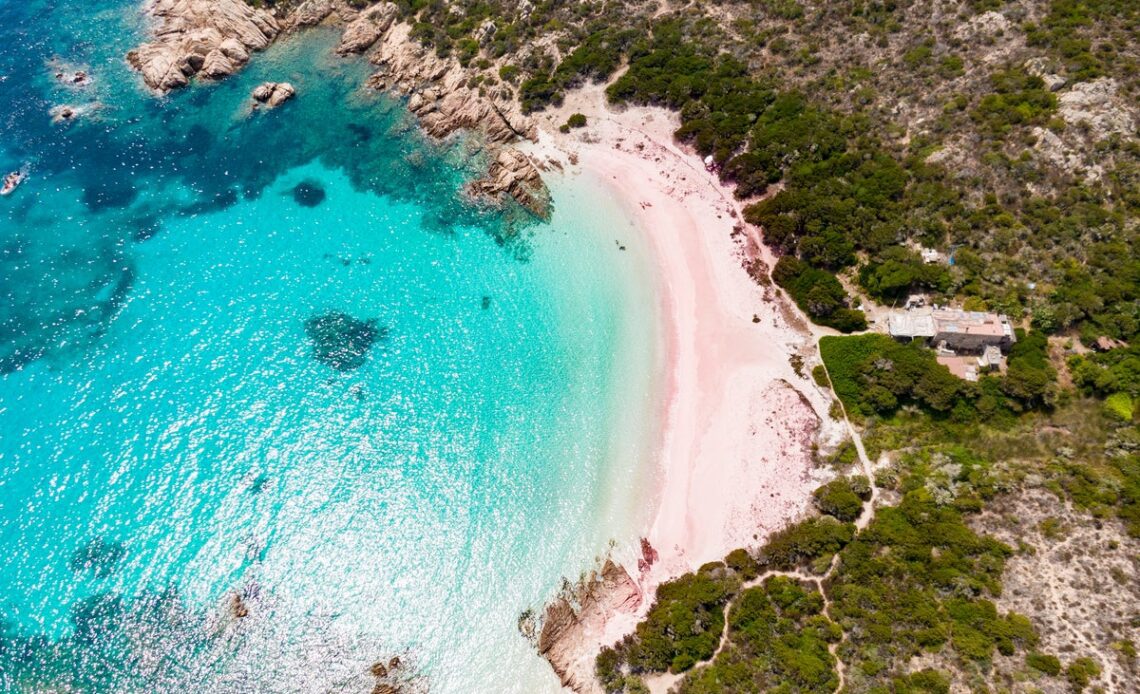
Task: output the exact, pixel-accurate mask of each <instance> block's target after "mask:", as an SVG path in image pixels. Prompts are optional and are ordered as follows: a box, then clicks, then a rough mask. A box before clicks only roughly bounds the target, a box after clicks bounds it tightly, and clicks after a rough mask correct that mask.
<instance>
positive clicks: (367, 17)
mask: <svg viewBox="0 0 1140 694" xmlns="http://www.w3.org/2000/svg"><path fill="white" fill-rule="evenodd" d="M397 12H398V10H397V9H396V6H395V5H393V4H391V3H384V4H383V5H377V6H376V7H373V8H371V9H369V10H366V11H364V12H361V13H360V16H359V17H357V18H356V19H354V20H352V21H351V22H349V24H348V26H347V27H345V28H344V35H343V36H342V37H341V39H340V45H339V46H337V49H336V52H337V53H340V54H341V55H347V54H349V53H363V52H364V51H366V50H368V49H369V48H371V47H372V44H374V43H376V42H377V41H379V40H380V37H381V36H383V35H384V32H386V31H388V29H389V28H390V27H391V26H392V22H393V21H394V20H395V19H396V14H397Z"/></svg>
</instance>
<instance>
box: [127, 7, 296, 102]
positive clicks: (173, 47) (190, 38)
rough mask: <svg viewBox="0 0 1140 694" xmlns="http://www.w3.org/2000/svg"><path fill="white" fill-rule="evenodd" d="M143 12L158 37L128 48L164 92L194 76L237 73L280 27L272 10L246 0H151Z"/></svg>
mask: <svg viewBox="0 0 1140 694" xmlns="http://www.w3.org/2000/svg"><path fill="white" fill-rule="evenodd" d="M144 12H145V13H146V14H147V15H148V16H149V17H151V18H152V19H153V20H154V27H153V29H152V32H151V33H152V35H153V37H154V40H153V41H150V42H149V43H145V44H143V45H142V46H139V47H138V48H137V49H135V50H133V51H131V52H130V53H128V54H127V62H128V63H129V64H130V66H131V67H132V68H134V69H135V70H138V71H139V72H140V73H141V74H142V77H143V80H144V81H145V82H146V84H147V86H148V87H150V88H151V89H155V90H157V91H159V92H164V93H165V92H168V91H170V90H172V89H178V88H179V87H184V86H186V85H187V84H189V83H190V78H191V77H193V76H194V75H200V76H203V77H207V78H210V79H220V78H222V77H225V76H227V75H230V74H233V73H234V72H236V71H237V70H238V69H239V68H240V67H241V66H242V65H245V63H247V62H248V61H249V54H250V52H252V51H258V50H261V49H263V48H265V47H266V46H268V45H269V43H270V42H271V41H272V40H273V38H274V37H275V36H276V35H277V34H278V32H279V31H280V26H279V25H278V23H277V20H276V19H274V18H273V15H271V14H269V13H268V12H265V11H262V10H257V9H254V8H252V7H250V6H249V5H247V4H245V3H244V2H242V0H151V1H150V2H149V3H148V4H147V5H146V7H145V10H144Z"/></svg>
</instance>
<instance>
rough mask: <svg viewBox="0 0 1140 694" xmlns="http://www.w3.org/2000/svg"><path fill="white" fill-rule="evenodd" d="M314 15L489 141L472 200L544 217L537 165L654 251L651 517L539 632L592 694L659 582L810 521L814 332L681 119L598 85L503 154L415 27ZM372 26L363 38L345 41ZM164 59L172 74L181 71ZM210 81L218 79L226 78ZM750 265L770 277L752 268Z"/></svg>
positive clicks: (828, 427)
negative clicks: (598, 194)
mask: <svg viewBox="0 0 1140 694" xmlns="http://www.w3.org/2000/svg"><path fill="white" fill-rule="evenodd" d="M199 1H200V0H199ZM321 4H322V12H318V13H316V14H314V15H312V17H303V18H302V16H301V14H302V13H301V10H303V9H304V8H305V5H303V6H301V7H298V8H297V15H298V16H297V17H289V18H286V19H285V20H284V21H283V22H282V24H283V26H284V27H286V30H290V29H295V28H299V27H301V26H305V25H309V24H316V23H321V22H324V20H325V19H326V18H328V19H329V21H330V22H333V23H337V24H340V23H347V27H346V29H345V34H344V39H343V40H342V47H343V46H345V45H346V42H347V44H348V45H349V46H350V48H349V49H348V50H343V51H339V50H338V52H341V53H362V52H365V51H368V50H369V49H372V48H373V46H375V48H374V50H372V51H371V58H372V62H373V63H375V64H377V65H378V66H380V67H381V71H380V72H377V73H376V74H375V75H373V79H372V80H370V85H371V86H373V87H376V88H391V89H394V90H395V91H397V92H399V93H403V94H405V95H409V96H410V98H409V102H408V107H409V110H411V111H412V112H413V113H415V114H416V115H417V116H418V117H419V119H420V121H421V124H422V125H423V126H424V128H425V130H426V131H427V132H429V134H431V135H433V136H434V137H436V138H443V137H446V136H447V135H449V134H451V133H452V132H454V131H456V130H459V129H472V128H474V129H482V130H484V131H486V132H487V133H488V134H489V135H492V137H490V138H489V142H490V145H489V146H490V147H491V148H492V149H490V154H491V156H490V160H491V167H490V171H489V172H488V176H487V178H485V179H482V181H480V182H476V183H475V184H473V186H472V190H473V191H474V192H476V193H481V194H484V195H487V196H488V197H500V196H504V197H505V196H508V195H509V196H510V197H513V198H514V199H516V200H517V201H518V202H519V203H521V204H523V205H524V206H525V207H528V209H531V210H532V211H534V212H535V213H536V214H538V215H539V216H543V217H544V216H547V215H548V208H547V207H545V205H544V204H543V198H544V196H543V195H541V194H536V192H535V191H536V187H537V186H541V185H542V181H541V179H540V178H539V175H538V171H537V170H536V169H535V165H537V166H538V167H539V168H544V167H545V166H547V165H549V166H550V167H553V168H557V169H558V170H561V171H564V172H567V175H577V174H580V173H586V174H589V175H591V176H594V177H596V178H597V180H598V181H600V182H602V183H604V184H605V185H606V186H607V187H608V188H609V190H611V191H612V192H613V193H614V195H615V197H617V198H618V199H620V200H621V202H622V204H623V205H624V206H625V207H626V209H627V211H628V212H629V216H630V217H631V218H633V219H635V220H636V222H637V226H638V229H639V230H640V232H641V233H642V235H643V239H644V241H645V242H646V243H647V246H648V248H649V249H650V251H651V252H650V255H651V262H652V265H653V266H654V267H655V268H656V277H655V283H656V289H657V296H658V309H659V316H660V323H659V330H660V332H659V337H660V339H661V343H662V345H663V349H664V353H665V358H664V360H663V361H664V374H662V376H661V378H660V379H659V382H660V383H661V392H660V396H661V397H660V403H661V404H660V411H659V421H660V422H661V426H660V430H659V440H658V442H657V445H655V446H653V447H652V448H651V450H652V458H653V459H654V463H655V465H654V467H655V468H656V469H655V472H656V475H657V480H656V483H655V485H654V486H655V489H654V493H653V494H652V498H653V500H654V501H653V505H654V508H653V511H652V513H651V514H650V517H651V518H652V519H653V520H652V523H651V524H650V525H649V527H647V528H645V530H644V532H643V533H642V537H643V548H642V556H641V557H640V558H639V559H637V560H636V565H630V566H622V565H620V564H616V563H614V562H612V561H608V562H607V563H606V565H605V567H604V568H603V570H602V571H601V573H600V574H598V573H595V574H594V576H593V577H592V578H591V579H590V580H588V581H586V582H585V583H584V584H583V586H582V587H581V589H580V590H579V591H578V593H577V595H575V596H571V598H569V599H566V598H560V599H556V600H555V601H554V602H552V603H551V604H550V605H548V606H547V611H546V614H547V618H548V619H547V622H548V623H554V622H556V621H557V622H558V624H559V629H558V633H548V632H547V629H545V628H544V629H543V635H542V638H541V639H540V643H542V644H543V645H544V647H542V648H541V649H540V650H542V652H543V654H544V655H545V656H546V657H547V659H548V660H549V661H550V663H551V665H552V666H553V667H554V670H555V672H556V673H557V674H558V675H559V677H560V679H561V680H562V682H563V684H564V685H567V686H570V687H571V688H572V689H575V690H576V691H597V684H596V681H595V680H594V678H593V658H594V655H595V654H596V653H597V651H598V649H599V648H600V647H601V646H603V645H608V644H610V643H613V642H614V641H616V640H618V639H619V638H620V637H622V636H623V635H624V634H626V633H629V632H630V631H631V630H632V629H633V628H634V627H635V626H636V624H637V622H638V621H639V619H640V618H641V617H642V616H644V614H645V612H646V611H647V609H648V607H649V605H650V603H651V602H652V599H651V596H652V594H653V592H654V591H655V589H656V587H657V586H658V585H660V584H661V583H662V582H664V581H667V580H669V579H671V578H674V577H676V576H678V575H680V574H683V573H685V572H687V571H690V570H693V569H695V568H697V567H698V566H699V565H701V564H702V563H705V562H708V561H716V560H719V559H721V558H723V557H724V555H725V554H727V553H728V552H730V551H731V550H733V549H735V548H737V547H742V546H757V545H759V544H761V543H762V541H763V539H764V537H765V536H766V535H767V534H768V533H770V532H772V531H775V530H777V529H779V528H782V527H784V526H785V525H787V524H788V523H789V522H791V521H792V520H794V519H795V518H796V517H798V516H799V515H800V514H802V513H803V512H804V511H806V510H807V508H808V506H809V502H810V498H811V491H812V490H813V489H814V488H815V487H816V486H818V483H819V480H818V479H814V478H813V460H814V448H815V446H816V444H817V442H822V443H823V444H824V445H825V446H826V445H828V444H830V443H837V442H838V441H839V440H840V439H841V438H842V435H843V431H842V428H841V426H840V425H839V424H838V423H836V422H833V421H831V420H830V419H829V417H828V415H827V410H828V406H829V404H830V398H829V396H827V395H826V394H824V393H823V392H822V391H821V390H820V389H818V388H817V387H816V386H815V385H814V383H812V382H811V381H810V379H809V378H807V377H806V375H805V372H804V370H803V369H797V368H795V367H793V365H792V363H791V360H790V357H792V356H794V355H798V356H800V357H801V358H802V360H803V362H804V363H806V364H807V365H808V368H810V364H811V363H813V362H815V361H817V357H816V350H815V339H814V337H815V336H814V334H813V330H812V329H811V328H810V327H809V326H808V325H807V324H806V322H805V321H803V320H802V318H801V317H800V316H799V314H798V312H797V311H796V310H795V309H794V307H792V306H791V305H790V304H789V303H788V302H787V300H786V299H785V298H784V297H783V296H782V294H781V293H780V292H779V291H776V290H774V289H772V288H771V287H770V286H768V285H766V284H764V283H763V282H759V280H760V279H761V278H765V279H766V277H767V267H770V266H771V263H772V261H773V258H772V254H771V253H770V252H769V251H768V249H767V248H766V247H765V246H764V245H763V243H762V240H761V238H760V235H759V232H758V230H756V229H753V228H750V227H749V226H748V225H747V224H745V223H743V221H742V220H741V210H740V206H739V204H738V203H737V202H736V201H735V200H734V199H733V198H732V196H731V194H730V192H729V191H728V190H727V189H726V188H725V187H724V186H722V185H721V184H720V182H719V180H718V179H717V177H716V175H715V174H712V173H709V172H706V171H704V170H703V169H702V168H701V166H700V163H699V160H698V159H697V157H696V156H695V155H693V154H691V153H688V152H685V151H683V150H682V149H680V148H678V147H677V146H676V144H674V142H673V138H672V133H673V132H674V131H675V130H676V127H677V125H678V122H677V117H676V114H671V113H669V112H667V111H664V110H660V109H648V108H629V109H625V110H623V111H620V112H617V111H613V110H610V109H609V108H608V106H607V105H606V102H605V98H604V92H603V89H602V87H599V86H589V87H586V88H583V89H580V90H578V91H577V92H575V93H572V94H570V95H568V97H567V99H566V102H565V103H564V104H563V105H562V106H561V107H560V108H558V109H553V110H550V111H547V112H545V113H543V114H538V115H536V116H533V117H532V120H533V121H534V122H537V123H538V124H539V125H540V128H539V131H540V132H539V133H538V137H537V138H536V139H537V142H535V143H527V142H524V143H523V144H522V145H520V146H518V148H517V149H516V148H515V147H514V146H508V147H507V148H504V149H499V148H498V147H497V146H496V145H495V144H494V143H495V142H499V141H503V140H504V139H510V140H515V139H517V135H518V133H519V132H521V131H523V130H526V129H527V128H524V127H522V126H521V125H520V126H518V127H516V126H514V125H512V121H511V120H510V119H509V118H507V117H506V116H504V115H503V114H502V113H501V112H500V111H499V110H498V109H497V108H495V106H494V103H493V102H492V103H491V105H490V106H489V107H487V106H486V105H485V104H483V103H482V97H480V98H479V99H475V98H474V97H470V98H468V97H465V96H462V94H461V92H462V91H463V90H459V85H460V83H462V82H463V81H464V80H463V79H459V78H462V77H463V75H464V74H465V71H464V69H463V68H462V67H460V66H459V65H458V64H457V63H455V62H454V61H436V60H431V61H426V62H425V61H424V60H421V59H420V58H421V57H422V56H423V51H422V49H421V48H420V47H419V46H415V45H412V42H411V41H410V40H409V39H408V35H407V27H406V26H404V25H401V24H399V23H397V25H396V26H391V17H390V16H389V15H390V13H388V12H386V11H385V9H379V10H377V11H382V12H384V17H383V18H380V19H378V18H375V17H373V16H372V15H373V14H374V12H373V10H368V11H366V12H360V13H356V14H349V13H346V15H344V16H342V15H340V14H339V13H338V14H337V15H336V16H335V17H330V14H331V10H324V8H326V7H328V8H331V7H332V5H333V4H334V2H332V1H330V0H325V1H324V3H321ZM171 6H172V7H178V8H186V7H191V6H192V2H191V1H190V0H183V2H181V3H177V2H171ZM388 7H389V5H387V4H383V5H378V6H376V8H388ZM353 17H354V18H355V19H352V21H348V20H349V19H350V18H353ZM381 19H382V20H383V21H381ZM364 30H367V31H365V32H364V34H365V37H364V38H365V39H366V40H364V41H362V42H352V41H349V36H350V35H357V34H360V33H361V32H362V31H364ZM272 38H274V37H272V36H271V37H270V38H269V40H272ZM178 40H181V39H178ZM358 43H359V45H357V44H358ZM252 47H253V46H251V48H252ZM217 50H218V51H221V49H220V48H219V49H217ZM195 55H196V54H195ZM211 55H212V53H211ZM239 57H240V56H239ZM234 60H235V61H236V62H237V63H238V64H239V65H240V63H242V62H244V61H243V60H237V59H236V58H235V59H234ZM158 62H159V63H160V64H161V66H162V67H163V68H164V69H163V70H162V71H161V72H162V74H164V75H165V74H168V73H170V70H171V69H172V67H173V65H174V64H175V61H173V60H170V61H165V60H163V61H158ZM183 62H185V61H183ZM168 63H169V64H168ZM136 69H140V71H142V70H141V68H139V67H138V66H136ZM198 69H199V66H197V65H195V66H194V71H195V72H196V71H197V70H198ZM203 72H204V74H206V75H207V76H211V77H215V76H223V75H222V73H223V72H225V71H222V70H218V71H216V72H217V73H218V74H217V75H214V74H211V71H209V70H203ZM187 77H188V76H187ZM456 79H459V81H458V82H456ZM152 86H153V85H152ZM175 86H177V85H175ZM438 87H449V89H447V90H445V89H441V88H438ZM457 90H459V91H457ZM467 91H471V90H469V89H468V90H467ZM571 113H583V114H585V115H586V116H587V120H588V125H587V127H586V128H585V129H584V131H571V132H570V133H568V134H559V133H558V129H559V126H560V125H561V124H562V123H564V122H566V119H567V117H568V116H569V114H571ZM500 121H502V122H500ZM503 122H505V123H507V124H508V125H510V126H511V127H509V128H508V130H509V131H510V135H504V136H503V137H498V136H494V133H496V132H499V131H501V130H502V127H503V126H502V123H503ZM492 126H494V127H492ZM496 129H497V130H496ZM528 134H529V133H528ZM543 192H545V190H544V189H543ZM536 195H537V197H536ZM543 210H547V215H544V214H543ZM756 262H759V263H761V266H762V267H763V270H762V271H760V272H755V271H753V272H751V273H750V272H748V271H746V270H745V267H746V266H748V265H749V264H752V263H756ZM750 274H752V275H753V277H755V278H756V279H755V280H754V279H753V278H750V276H749V275H750ZM630 540H631V541H632V540H634V538H630ZM631 564H632V562H631ZM552 617H557V620H555V619H552Z"/></svg>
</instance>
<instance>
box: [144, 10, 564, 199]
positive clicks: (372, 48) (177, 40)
mask: <svg viewBox="0 0 1140 694" xmlns="http://www.w3.org/2000/svg"><path fill="white" fill-rule="evenodd" d="M144 12H145V13H146V14H147V15H148V16H149V17H150V18H151V19H152V20H153V28H152V32H151V33H152V36H153V39H152V40H151V41H149V42H148V43H145V44H143V45H142V46H140V47H139V48H137V49H135V50H133V51H131V52H130V53H128V54H127V62H128V63H129V64H130V66H131V67H132V68H134V69H135V70H137V71H138V72H139V73H140V74H141V75H142V78H143V81H144V82H145V83H146V84H147V86H148V87H150V88H151V89H153V90H155V91H157V92H159V93H167V92H169V91H171V90H174V89H178V88H181V87H185V86H187V85H188V84H189V83H190V81H191V79H193V78H195V77H197V78H200V79H210V80H217V79H222V78H225V77H226V76H228V75H231V74H233V73H234V72H236V71H237V70H239V69H240V68H241V67H242V66H243V65H245V63H247V62H248V61H249V59H250V55H251V54H252V53H253V52H255V51H259V50H262V49H264V48H265V47H267V46H268V45H269V44H270V43H271V42H272V41H273V40H274V39H275V38H277V37H278V36H279V35H281V34H282V33H285V32H292V31H297V30H300V29H303V28H305V27H310V26H316V25H326V26H328V25H331V26H343V35H342V37H341V41H340V43H339V45H338V46H337V48H336V52H337V53H338V54H340V55H343V56H352V55H363V56H365V57H367V59H368V60H369V61H370V62H371V63H372V64H374V65H376V67H377V70H376V72H375V73H374V74H373V75H372V76H371V77H369V79H368V82H367V85H368V86H369V87H371V88H373V89H378V90H386V91H391V92H393V93H396V94H399V95H401V96H404V97H406V98H407V105H408V109H409V110H410V111H411V112H412V113H413V114H415V115H416V117H417V119H418V120H419V123H420V125H421V126H422V128H423V130H424V131H425V132H426V133H427V134H428V135H430V136H431V137H433V138H436V139H444V138H447V137H449V136H451V135H453V134H455V133H458V132H473V133H477V134H479V135H480V136H481V140H482V142H483V143H484V147H483V149H484V152H483V154H484V155H485V158H486V161H487V173H486V175H485V176H483V177H482V178H480V179H478V180H476V181H474V182H473V183H472V184H471V185H470V186H469V187H468V192H469V193H470V194H471V195H472V196H473V197H477V198H480V199H489V200H492V201H494V202H496V203H499V204H501V203H503V202H505V201H506V200H508V199H511V200H514V201H516V202H517V203H518V204H519V205H521V206H522V207H524V208H525V209H527V210H529V211H530V212H531V213H533V214H534V215H535V216H536V217H538V218H540V219H548V218H549V217H550V213H551V204H550V194H549V192H548V190H547V188H546V185H545V184H544V183H543V181H542V176H541V174H540V172H539V170H538V168H537V167H536V166H535V164H534V162H532V161H531V159H530V158H529V157H528V156H527V155H526V154H524V153H522V152H521V151H519V150H518V149H515V148H514V147H512V146H511V144H512V143H515V142H518V141H520V140H531V141H533V140H535V139H536V137H537V129H536V127H535V125H534V123H533V122H532V121H531V120H530V119H529V118H527V117H526V116H525V115H523V114H522V112H521V110H520V109H519V106H518V104H517V102H515V100H514V99H512V98H511V97H510V95H509V94H508V93H498V92H495V91H488V90H485V89H480V88H479V87H476V86H473V81H472V80H471V73H469V71H468V70H467V69H466V68H464V67H463V66H462V65H461V64H460V63H459V61H458V60H456V59H455V58H440V57H438V56H436V55H435V53H434V52H432V51H430V50H428V49H425V48H424V47H423V46H421V45H420V44H419V43H418V42H416V41H415V40H413V39H412V38H411V36H410V32H411V27H410V26H409V25H407V24H406V23H403V22H399V21H397V18H398V16H399V11H398V9H397V7H396V5H394V4H393V3H390V2H384V3H380V4H377V5H373V6H371V7H368V8H366V9H364V10H356V9H354V8H352V7H351V6H350V5H348V4H347V3H345V2H344V1H343V0H306V1H305V2H302V3H301V4H299V5H296V6H295V7H293V8H292V9H291V10H290V11H288V12H287V13H285V14H282V15H281V16H275V15H274V14H272V13H270V12H267V11H265V10H261V9H256V8H253V7H250V6H249V5H247V4H246V3H245V2H244V0H150V1H149V2H148V3H147V4H146V6H145V7H144ZM267 84H269V85H273V86H275V87H277V88H276V89H272V88H271V89H268V90H266V89H264V87H265V85H262V87H258V93H257V94H255V96H254V98H255V100H257V101H258V102H261V103H265V104H266V105H268V106H270V107H272V106H274V105H278V104H280V103H282V102H283V101H284V100H286V99H288V98H290V97H292V95H293V94H292V91H291V90H290V89H282V87H291V85H287V84H278V83H267ZM258 96H262V97H264V98H258Z"/></svg>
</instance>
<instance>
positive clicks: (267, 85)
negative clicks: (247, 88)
mask: <svg viewBox="0 0 1140 694" xmlns="http://www.w3.org/2000/svg"><path fill="white" fill-rule="evenodd" d="M296 94H297V89H296V88H295V87H294V86H293V85H292V84H289V83H288V82H262V83H261V84H259V85H257V87H256V88H254V90H253V94H252V96H253V100H254V101H256V102H258V103H260V104H265V107H266V108H277V107H278V106H280V105H281V104H283V103H285V102H286V101H288V100H289V99H292V98H293V97H294V96H295V95H296Z"/></svg>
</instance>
